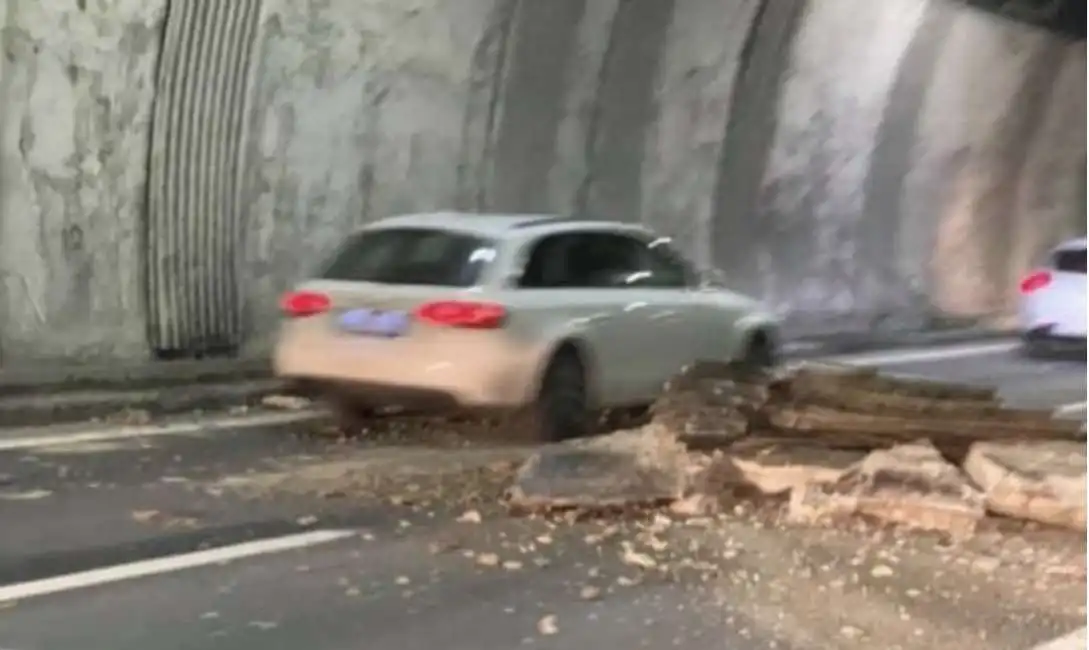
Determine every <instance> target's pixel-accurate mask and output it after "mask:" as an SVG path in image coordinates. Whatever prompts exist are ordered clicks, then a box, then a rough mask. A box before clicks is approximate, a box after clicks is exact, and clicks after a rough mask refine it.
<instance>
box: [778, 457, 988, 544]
mask: <svg viewBox="0 0 1089 650" xmlns="http://www.w3.org/2000/svg"><path fill="white" fill-rule="evenodd" d="M985 514H986V511H985V508H984V499H983V495H982V494H981V493H980V492H979V491H978V490H976V489H975V488H974V487H973V486H972V485H971V484H970V483H969V482H968V481H967V480H966V478H965V477H964V476H963V475H962V474H961V472H960V470H959V469H958V468H957V467H955V466H954V465H952V464H950V463H948V462H946V461H945V459H944V458H942V456H941V454H939V453H938V451H937V450H936V449H934V447H932V446H931V445H929V444H927V443H915V444H910V445H900V446H898V447H894V448H892V449H888V450H879V451H875V452H872V453H870V454H869V455H868V456H866V458H864V459H863V460H862V461H861V462H859V463H857V464H856V465H854V466H853V467H851V468H850V469H848V470H847V471H846V472H844V474H843V475H842V476H841V477H840V478H839V479H838V480H837V481H835V482H833V483H824V484H822V483H810V484H807V485H804V486H802V487H799V488H795V489H793V490H792V491H791V495H790V505H789V508H788V517H789V518H790V519H791V520H793V521H796V522H803V523H817V522H825V521H829V520H835V519H840V518H843V517H846V516H851V515H863V516H867V517H872V518H874V519H877V520H880V521H883V522H887V523H892V524H898V525H902V526H905V527H907V528H913V529H917V530H934V531H942V532H946V533H949V534H950V535H952V536H954V537H958V538H963V537H968V536H971V535H972V534H973V533H974V532H975V529H976V525H977V524H978V523H979V521H980V520H982V519H983V517H984V516H985Z"/></svg>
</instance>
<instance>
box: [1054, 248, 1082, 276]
mask: <svg viewBox="0 0 1089 650" xmlns="http://www.w3.org/2000/svg"><path fill="white" fill-rule="evenodd" d="M1052 262H1053V263H1054V264H1055V270H1056V271H1063V272H1066V273H1080V274H1082V275H1085V249H1084V248H1081V249H1078V248H1069V249H1063V250H1059V251H1055V253H1054V255H1053V256H1052Z"/></svg>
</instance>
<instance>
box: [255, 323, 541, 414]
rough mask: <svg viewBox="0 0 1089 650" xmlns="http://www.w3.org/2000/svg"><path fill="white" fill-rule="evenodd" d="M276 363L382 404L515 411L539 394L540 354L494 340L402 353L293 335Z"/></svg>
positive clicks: (313, 388) (304, 378)
mask: <svg viewBox="0 0 1089 650" xmlns="http://www.w3.org/2000/svg"><path fill="white" fill-rule="evenodd" d="M273 367H274V369H275V373H276V375H277V376H278V377H280V378H282V379H285V380H288V381H290V382H292V383H294V384H296V385H299V386H303V387H307V388H308V389H309V391H310V392H323V393H326V394H327V395H330V396H334V397H341V398H347V399H351V400H352V401H353V402H356V403H359V404H360V405H365V406H370V407H374V408H384V407H400V408H404V409H406V410H413V411H417V410H458V409H468V410H492V409H509V408H517V407H519V406H522V405H523V404H525V403H526V401H527V400H528V399H529V396H530V395H532V394H533V391H532V384H533V381H534V379H533V372H532V369H533V367H534V365H533V364H532V359H531V358H525V357H524V355H523V354H520V353H519V351H517V350H513V351H507V350H501V349H498V348H497V347H496V346H495V345H494V344H482V345H480V346H478V347H473V346H471V345H470V346H466V345H460V346H457V347H456V348H454V349H449V348H448V349H442V348H436V349H433V350H428V349H426V348H425V349H422V350H421V349H419V348H416V349H411V350H398V349H397V348H396V347H394V346H388V345H383V342H373V343H372V342H370V341H354V340H347V341H345V340H343V339H338V338H335V337H327V336H307V335H305V334H303V335H292V334H289V335H287V336H284V337H281V339H280V341H279V342H278V344H277V347H276V351H275V354H274V355H273Z"/></svg>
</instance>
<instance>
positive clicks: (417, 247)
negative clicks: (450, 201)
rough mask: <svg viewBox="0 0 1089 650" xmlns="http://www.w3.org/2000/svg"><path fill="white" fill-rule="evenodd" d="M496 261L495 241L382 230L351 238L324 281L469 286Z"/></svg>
mask: <svg viewBox="0 0 1089 650" xmlns="http://www.w3.org/2000/svg"><path fill="white" fill-rule="evenodd" d="M494 258H495V245H494V242H491V241H489V240H486V239H483V238H480V237H477V236H474V235H471V234H466V233H459V232H453V231H449V230H441V229H430V228H383V229H376V230H364V231H360V232H358V233H356V234H354V235H352V236H351V237H350V238H349V239H348V241H347V242H346V243H345V244H344V245H343V246H342V247H341V248H340V249H339V250H338V251H337V252H336V254H335V255H333V258H332V261H330V262H329V264H328V265H327V266H326V267H325V270H324V271H323V272H322V273H321V275H320V277H321V278H322V279H325V280H344V281H349V282H375V283H379V284H415V285H428V286H441V287H469V286H472V285H474V284H475V283H476V282H477V280H479V279H480V275H481V273H482V272H483V270H484V269H485V268H486V267H487V265H488V264H489V263H491V261H492V260H493V259H494Z"/></svg>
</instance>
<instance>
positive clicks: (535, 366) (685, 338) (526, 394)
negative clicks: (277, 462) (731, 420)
mask: <svg viewBox="0 0 1089 650" xmlns="http://www.w3.org/2000/svg"><path fill="white" fill-rule="evenodd" d="M281 307H282V310H283V313H284V316H285V319H284V322H283V324H282V328H281V330H280V333H279V339H278V341H277V345H276V350H275V354H274V366H275V369H276V372H277V375H278V376H280V377H282V378H285V379H288V380H292V381H295V382H297V383H301V384H303V385H305V386H307V387H308V389H309V390H310V391H311V392H312V393H316V394H318V395H320V396H322V397H324V398H328V399H331V400H332V401H334V403H335V404H337V405H338V406H340V407H341V408H342V412H343V409H344V408H348V409H349V410H350V411H353V412H359V413H366V412H370V411H371V410H372V409H386V408H402V409H405V410H410V411H411V410H419V409H424V410H433V409H436V408H437V409H439V410H448V409H449V410H463V409H467V410H485V411H489V410H496V409H498V410H501V411H506V412H516V413H523V414H526V415H528V416H529V417H527V418H526V422H527V424H528V425H529V428H530V429H531V430H532V431H531V433H532V435H533V436H534V437H538V438H543V439H547V440H556V439H561V438H565V437H569V436H573V435H579V434H582V433H584V432H586V430H587V428H588V426H589V424H590V422H591V421H592V419H591V418H592V415H593V414H594V413H595V412H596V411H598V410H601V409H615V408H624V407H637V406H642V405H646V404H649V403H650V402H651V401H653V400H654V398H655V397H656V396H657V395H658V394H659V392H660V391H661V389H662V386H663V384H664V382H665V381H666V380H667V379H668V378H669V377H670V376H672V375H673V374H674V373H676V372H677V371H678V370H680V369H681V368H682V367H683V366H684V365H686V364H688V363H690V362H692V361H695V360H722V361H728V360H743V361H745V362H748V363H751V364H754V365H767V364H771V363H773V361H774V359H775V353H776V342H777V334H778V322H777V320H776V318H775V317H774V316H773V315H772V314H771V313H769V312H768V311H767V310H765V309H764V308H763V307H762V306H761V305H760V303H758V302H757V301H755V300H753V299H751V298H748V297H745V296H743V295H740V294H738V293H734V292H732V291H729V290H726V289H723V288H718V287H712V286H710V285H709V284H708V283H706V282H704V281H703V279H702V277H701V274H700V273H698V272H697V271H695V270H694V269H693V267H692V266H691V265H690V264H689V263H688V262H687V261H686V260H685V259H684V258H683V257H681V256H680V255H679V254H678V253H677V252H676V251H675V250H674V249H673V248H672V246H671V245H670V243H669V240H668V239H664V238H661V237H657V236H655V235H654V234H652V233H651V232H649V231H647V230H646V229H644V228H641V227H638V226H634V225H626V224H622V223H615V222H610V221H592V220H583V219H568V218H561V217H551V216H540V215H480V214H463V213H434V214H414V215H405V216H398V217H392V218H388V219H384V220H382V221H379V222H376V223H373V224H371V225H369V226H366V227H364V228H362V229H360V230H358V231H356V232H354V233H352V234H351V235H349V236H348V237H347V238H346V241H345V242H344V243H343V245H342V246H341V247H340V248H339V250H338V251H336V253H335V254H334V255H333V256H332V258H331V260H330V261H329V262H328V263H327V264H326V265H325V266H324V267H323V268H322V269H321V270H320V272H318V273H317V274H316V275H315V277H314V278H313V279H310V280H307V281H305V282H303V283H301V284H300V285H298V286H297V287H296V288H295V289H294V290H293V291H290V292H288V293H287V294H286V295H285V296H284V297H283V300H282V304H281ZM521 433H526V432H525V431H523V432H521Z"/></svg>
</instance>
